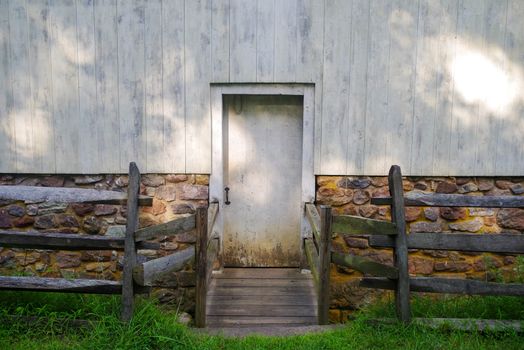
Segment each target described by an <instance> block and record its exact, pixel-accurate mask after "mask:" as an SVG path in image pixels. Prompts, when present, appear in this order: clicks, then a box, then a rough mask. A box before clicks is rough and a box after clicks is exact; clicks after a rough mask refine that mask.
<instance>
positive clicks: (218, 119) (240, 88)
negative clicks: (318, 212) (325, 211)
mask: <svg viewBox="0 0 524 350" xmlns="http://www.w3.org/2000/svg"><path fill="white" fill-rule="evenodd" d="M210 88H211V150H212V151H211V176H210V179H209V198H210V201H212V202H213V201H218V203H219V210H218V215H217V218H216V221H215V225H214V230H213V234H217V235H218V237H220V241H221V242H223V233H224V218H223V215H222V214H221V212H223V210H222V209H223V206H224V186H225V184H224V165H223V162H224V139H223V127H224V106H223V101H224V95H294V96H302V97H303V105H302V106H303V111H302V196H301V201H302V208H304V210H303V211H302V218H301V221H300V222H301V224H300V231H301V239H303V238H305V237H309V236H311V229H310V227H309V224H308V223H307V218H306V215H305V203H313V202H314V201H315V174H314V136H315V135H314V134H315V130H314V127H315V85H314V84H294V83H293V84H278V83H277V84H247V83H211V86H210ZM222 249H223V244H221V247H220V250H221V251H222Z"/></svg>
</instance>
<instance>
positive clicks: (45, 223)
mask: <svg viewBox="0 0 524 350" xmlns="http://www.w3.org/2000/svg"><path fill="white" fill-rule="evenodd" d="M127 183H128V177H127V175H87V176H85V175H83V176H69V175H68V176H56V175H53V176H42V175H3V176H0V185H26V186H53V187H77V188H96V189H100V190H115V191H123V192H125V191H127ZM208 184H209V176H207V175H177V174H170V175H143V176H142V182H141V188H140V192H141V194H146V195H149V196H152V197H153V206H152V207H141V208H140V217H139V222H140V227H146V226H151V225H156V224H159V223H162V222H167V221H170V220H173V219H175V218H177V217H179V216H181V215H183V214H190V213H194V211H195V208H198V207H205V206H207V205H208V192H209V191H208ZM125 224H126V208H125V206H121V205H102V204H99V205H92V204H62V203H24V202H14V201H2V202H0V229H2V230H10V229H11V230H22V231H26V230H36V231H40V232H71V233H85V234H90V235H106V236H122V237H123V236H124V234H125ZM195 239H196V238H195V232H188V233H183V234H179V235H177V236H174V237H169V238H168V237H160V238H158V239H156V240H155V241H156V242H159V243H161V249H160V250H139V251H138V254H139V259H141V260H143V261H145V260H149V259H154V258H157V257H161V256H165V255H168V254H172V253H173V252H174V251H176V250H180V249H184V248H186V246H187V245H190V244H193V243H194V242H195ZM122 259H123V253H122V252H116V251H82V252H70V251H54V250H24V249H8V248H0V274H2V275H13V274H20V273H23V274H26V275H38V276H45V277H65V278H70V277H78V278H95V279H109V280H119V279H121V272H122ZM164 284H165V286H166V287H169V288H158V289H155V290H154V293H153V294H154V295H155V296H156V297H158V299H159V300H160V301H161V302H163V303H166V304H172V305H173V306H174V307H180V310H183V311H189V312H192V311H193V309H194V286H195V274H194V272H193V267H192V266H186V268H185V269H184V271H180V272H177V273H174V274H173V275H172V276H168V278H166V279H165V281H164Z"/></svg>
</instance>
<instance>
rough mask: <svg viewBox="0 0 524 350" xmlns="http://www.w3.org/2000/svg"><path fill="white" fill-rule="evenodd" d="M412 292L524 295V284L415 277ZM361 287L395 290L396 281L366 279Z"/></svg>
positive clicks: (412, 280) (377, 278)
mask: <svg viewBox="0 0 524 350" xmlns="http://www.w3.org/2000/svg"><path fill="white" fill-rule="evenodd" d="M409 285H410V290H411V291H412V292H425V293H449V294H467V295H514V296H523V295H524V284H516V283H492V282H484V281H477V280H464V279H458V278H437V277H413V278H410V283H409ZM360 286H361V287H366V288H378V289H395V283H394V281H391V280H390V279H387V278H383V277H365V278H363V279H362V281H361V283H360Z"/></svg>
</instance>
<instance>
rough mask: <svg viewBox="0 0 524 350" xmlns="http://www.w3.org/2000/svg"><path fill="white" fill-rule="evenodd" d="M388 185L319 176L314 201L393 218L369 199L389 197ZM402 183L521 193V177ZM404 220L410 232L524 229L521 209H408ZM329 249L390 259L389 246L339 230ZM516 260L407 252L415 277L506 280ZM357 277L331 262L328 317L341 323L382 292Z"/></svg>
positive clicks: (411, 187)
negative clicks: (373, 245) (371, 243)
mask: <svg viewBox="0 0 524 350" xmlns="http://www.w3.org/2000/svg"><path fill="white" fill-rule="evenodd" d="M387 183H388V182H387V178H386V177H341V176H318V177H317V191H316V193H317V198H316V200H317V204H329V205H331V206H333V213H334V214H335V215H336V214H347V215H358V216H363V217H367V218H373V219H379V220H391V213H390V210H389V207H388V206H374V205H371V204H370V198H371V197H386V196H389V189H388V186H387ZM403 187H404V191H405V192H411V191H422V192H426V193H433V192H434V193H457V194H468V195H480V196H481V195H515V196H517V195H523V194H524V178H484V177H479V178H464V177H457V178H454V177H449V178H437V177H431V178H409V177H408V178H405V179H404V181H403ZM406 220H407V221H408V229H409V231H408V232H454V231H464V232H471V233H481V232H483V233H486V234H490V233H499V232H513V233H516V234H522V233H523V232H524V210H523V209H485V208H429V207H427V208H419V207H408V208H406ZM333 248H334V249H335V250H336V251H339V252H344V253H351V254H355V255H361V256H367V257H369V258H370V259H372V260H375V261H377V262H381V263H387V264H392V262H393V257H392V253H391V250H387V249H372V248H370V247H369V246H368V244H367V239H366V237H365V236H360V237H358V236H349V235H339V234H337V235H336V238H335V240H334V242H333ZM515 262H516V257H515V256H513V255H494V254H487V253H485V254H481V253H458V252H446V251H433V250H424V251H423V250H418V251H416V250H410V256H409V272H410V274H413V275H419V276H453V277H457V278H475V279H482V280H489V281H492V280H500V279H504V280H506V281H510V280H512V279H514V278H515V277H516V276H515V275H516V269H515ZM360 277H361V274H360V273H358V272H356V271H354V270H351V269H347V268H341V267H335V266H332V273H331V278H332V304H331V308H332V309H331V311H330V317H331V320H332V321H335V322H339V321H344V320H346V319H347V315H348V314H349V313H351V312H352V311H353V310H355V309H358V308H359V307H361V306H363V305H365V304H366V303H369V302H371V301H373V300H375V299H376V298H377V297H379V296H381V295H384V293H383V292H378V291H375V290H371V289H365V288H359V287H358V280H359V278H360Z"/></svg>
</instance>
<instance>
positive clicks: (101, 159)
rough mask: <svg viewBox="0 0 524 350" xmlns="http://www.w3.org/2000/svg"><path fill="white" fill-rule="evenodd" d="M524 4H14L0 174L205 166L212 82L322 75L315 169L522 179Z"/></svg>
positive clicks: (3, 91) (509, 0) (5, 20)
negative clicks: (397, 168)
mask: <svg viewBox="0 0 524 350" xmlns="http://www.w3.org/2000/svg"><path fill="white" fill-rule="evenodd" d="M522 18H524V2H523V1H521V0H391V1H386V0H372V1H368V0H275V1H273V0H258V1H257V0H0V118H1V121H2V123H1V124H0V146H1V152H0V172H30V173H112V172H125V171H126V169H127V164H128V162H129V161H131V160H133V161H137V162H138V163H139V164H140V166H141V168H142V170H143V171H145V172H177V173H183V172H187V173H209V172H210V170H211V146H212V145H211V132H212V131H211V117H210V115H211V113H210V109H211V106H210V83H212V82H222V83H224V82H226V83H227V82H232V83H256V82H260V83H293V82H298V83H314V84H315V106H314V108H315V145H314V146H315V172H316V173H317V174H326V175H328V174H353V175H359V174H367V175H383V174H385V173H386V171H387V169H388V167H389V166H390V165H391V164H394V163H395V164H399V165H401V166H402V169H403V170H404V172H405V173H406V174H411V175H522V174H524V142H522V135H523V133H524V94H523V93H522V91H524V21H523V20H522Z"/></svg>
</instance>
